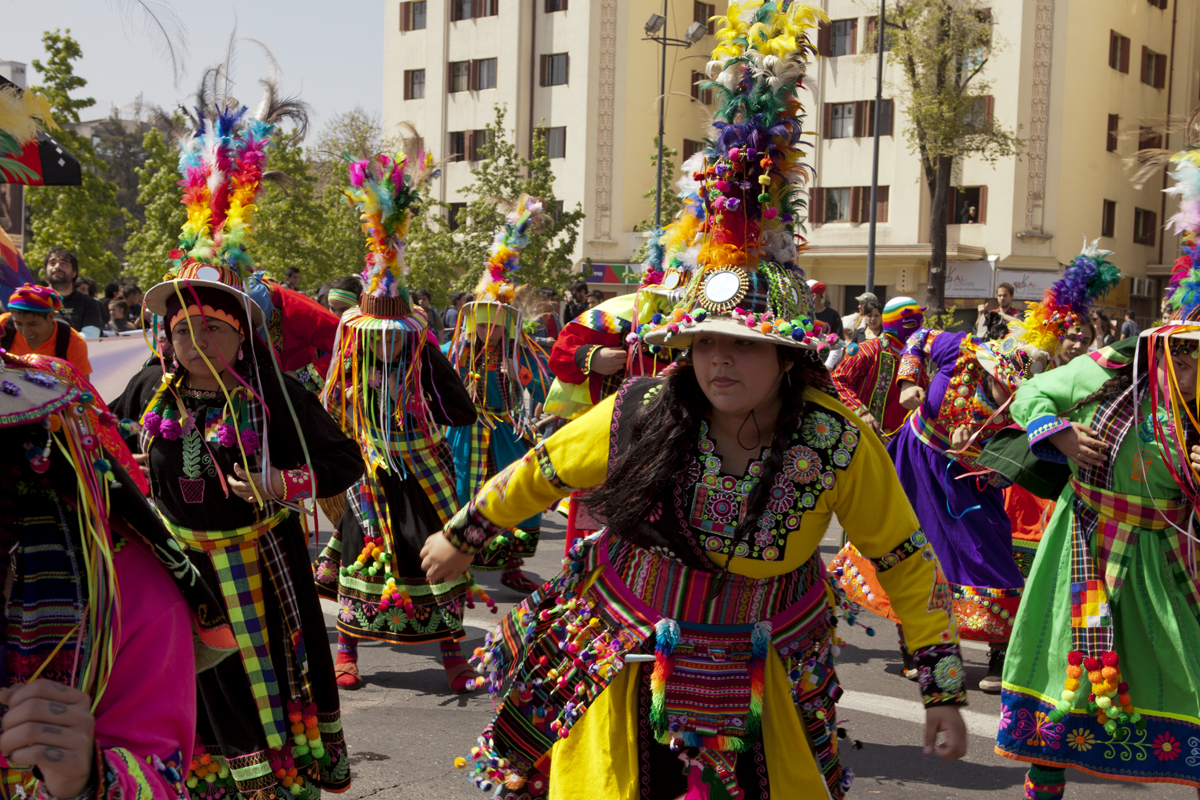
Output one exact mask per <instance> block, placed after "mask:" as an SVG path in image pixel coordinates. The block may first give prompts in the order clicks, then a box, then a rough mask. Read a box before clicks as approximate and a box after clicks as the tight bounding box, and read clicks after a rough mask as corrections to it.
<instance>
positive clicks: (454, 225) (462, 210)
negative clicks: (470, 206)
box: [446, 203, 467, 231]
mask: <svg viewBox="0 0 1200 800" xmlns="http://www.w3.org/2000/svg"><path fill="white" fill-rule="evenodd" d="M446 221H447V222H448V223H450V230H452V231H456V230H458V226H460V225H462V224H463V223H465V222H466V221H467V204H466V203H451V204H450V209H449V211H448V213H447V214H446Z"/></svg>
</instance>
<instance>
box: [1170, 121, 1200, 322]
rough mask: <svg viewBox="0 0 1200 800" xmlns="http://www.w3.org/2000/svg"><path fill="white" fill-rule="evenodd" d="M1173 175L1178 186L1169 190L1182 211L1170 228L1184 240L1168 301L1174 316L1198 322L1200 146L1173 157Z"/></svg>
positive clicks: (1178, 213) (1173, 217)
mask: <svg viewBox="0 0 1200 800" xmlns="http://www.w3.org/2000/svg"><path fill="white" fill-rule="evenodd" d="M1169 174H1170V175H1171V177H1172V178H1174V180H1175V185H1174V186H1172V187H1170V188H1169V189H1167V190H1166V191H1167V193H1168V194H1175V195H1179V211H1178V212H1177V213H1176V214H1175V215H1174V216H1172V217H1171V218H1170V219H1169V220H1167V229H1168V230H1169V231H1170V232H1171V233H1174V234H1176V235H1177V236H1182V241H1181V242H1180V250H1181V252H1180V254H1179V257H1178V258H1176V259H1175V264H1174V267H1173V268H1172V270H1171V281H1170V284H1169V285H1168V287H1167V291H1166V299H1167V304H1168V308H1169V309H1170V311H1171V314H1170V316H1171V317H1173V318H1175V319H1182V320H1194V319H1196V318H1197V317H1198V316H1200V314H1198V313H1197V312H1198V311H1200V240H1197V236H1200V147H1196V146H1192V145H1189V146H1187V147H1185V148H1184V149H1183V150H1180V151H1179V152H1178V153H1175V154H1174V155H1173V156H1171V169H1170V173H1169Z"/></svg>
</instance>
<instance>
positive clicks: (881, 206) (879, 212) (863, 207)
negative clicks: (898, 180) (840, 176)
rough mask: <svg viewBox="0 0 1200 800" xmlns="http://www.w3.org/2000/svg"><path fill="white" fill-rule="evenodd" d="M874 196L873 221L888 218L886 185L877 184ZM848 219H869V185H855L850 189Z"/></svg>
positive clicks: (853, 220)
mask: <svg viewBox="0 0 1200 800" xmlns="http://www.w3.org/2000/svg"><path fill="white" fill-rule="evenodd" d="M876 189H877V192H876V196H875V221H876V222H887V220H888V194H889V192H888V187H887V186H878V187H876ZM850 221H851V222H856V223H857V222H870V221H871V187H870V186H855V187H853V188H852V189H851V190H850Z"/></svg>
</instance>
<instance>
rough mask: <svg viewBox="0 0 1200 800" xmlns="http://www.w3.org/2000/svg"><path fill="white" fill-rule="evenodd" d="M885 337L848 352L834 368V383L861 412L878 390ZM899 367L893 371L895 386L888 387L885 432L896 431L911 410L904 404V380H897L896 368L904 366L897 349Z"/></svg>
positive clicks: (896, 363)
mask: <svg viewBox="0 0 1200 800" xmlns="http://www.w3.org/2000/svg"><path fill="white" fill-rule="evenodd" d="M884 342H885V339H883V338H880V339H868V340H867V341H865V342H863V343H862V344H860V345H859V346H858V351H857V352H855V353H849V352H847V353H846V355H845V356H843V357H842V360H841V361H840V362H839V363H838V365H837V367H836V368H835V369H834V370H833V375H832V378H833V385H834V388H836V389H837V393H838V396H839V397H840V398H841V401H842V403H844V404H845V405H846V406H847V407H849V408H850V410H852V411H855V412H857V410H858V409H859V407H861V406H867V407H868V408H870V405H871V394H872V393H873V392H874V391H875V385H876V380H877V378H878V377H879V366H880V353H881V351H882V350H883V345H884ZM892 355H893V356H895V368H894V369H893V371H892V376H891V385H890V386H889V387H888V393H887V399H886V400H884V406H883V409H884V411H883V419H881V420H879V423H880V424H881V425H882V426H883V430H884V432H885V433H893V432H894V431H896V430H897V429H898V428H899V427H900V426H901V425H902V424H903V423H904V417H905V415H906V414H907V413H908V411H907V410H906V409H905V408H904V406H902V405H900V383H899V381H897V380H896V370H898V369H899V368H900V353H899V352H898V351H893V353H892Z"/></svg>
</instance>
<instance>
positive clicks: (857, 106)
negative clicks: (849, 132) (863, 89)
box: [854, 100, 867, 139]
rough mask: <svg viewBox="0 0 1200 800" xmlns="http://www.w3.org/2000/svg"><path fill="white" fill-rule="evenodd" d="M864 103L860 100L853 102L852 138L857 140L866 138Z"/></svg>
mask: <svg viewBox="0 0 1200 800" xmlns="http://www.w3.org/2000/svg"><path fill="white" fill-rule="evenodd" d="M866 105H867V104H866V103H865V102H864V101H862V100H855V101H854V138H855V139H859V138H861V137H863V136H866V135H867V133H866V122H867V114H866Z"/></svg>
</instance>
